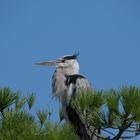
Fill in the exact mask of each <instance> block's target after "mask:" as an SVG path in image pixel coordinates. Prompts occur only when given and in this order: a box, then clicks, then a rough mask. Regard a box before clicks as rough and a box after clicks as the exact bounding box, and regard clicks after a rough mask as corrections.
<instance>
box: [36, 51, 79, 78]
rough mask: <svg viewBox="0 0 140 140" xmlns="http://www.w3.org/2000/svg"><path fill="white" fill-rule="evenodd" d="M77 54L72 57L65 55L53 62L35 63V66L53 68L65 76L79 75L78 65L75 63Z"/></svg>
mask: <svg viewBox="0 0 140 140" xmlns="http://www.w3.org/2000/svg"><path fill="white" fill-rule="evenodd" d="M77 57H78V53H77V54H73V55H65V56H63V57H60V58H59V59H57V60H54V61H44V62H39V63H36V64H37V65H47V66H55V67H56V69H57V70H58V71H60V72H63V73H64V74H65V75H72V74H78V73H79V63H78V61H77Z"/></svg>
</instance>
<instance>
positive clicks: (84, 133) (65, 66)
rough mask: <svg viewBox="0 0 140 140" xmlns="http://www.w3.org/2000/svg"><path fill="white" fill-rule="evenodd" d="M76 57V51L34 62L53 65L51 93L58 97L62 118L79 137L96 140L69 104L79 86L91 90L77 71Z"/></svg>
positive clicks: (86, 80)
mask: <svg viewBox="0 0 140 140" xmlns="http://www.w3.org/2000/svg"><path fill="white" fill-rule="evenodd" d="M77 57H78V53H76V54H72V55H64V56H62V57H60V58H58V59H57V60H52V61H43V62H38V63H36V64H37V65H47V66H55V71H54V74H53V76H52V94H53V96H54V97H56V98H59V99H60V102H61V105H62V109H63V112H64V118H65V120H66V121H67V122H70V123H71V124H72V125H73V126H74V127H75V130H76V133H77V135H78V136H79V139H80V140H98V138H97V136H95V135H93V134H90V132H89V130H87V127H86V125H85V124H84V123H83V122H82V120H81V119H80V116H79V114H78V113H77V112H76V110H75V109H74V108H73V107H72V105H71V104H70V102H71V98H72V97H73V95H74V94H76V93H78V92H79V91H80V89H81V88H82V89H84V90H85V91H88V90H92V86H91V83H90V82H89V80H88V79H87V78H86V77H85V76H83V75H81V74H80V73H79V70H80V68H79V63H78V60H77Z"/></svg>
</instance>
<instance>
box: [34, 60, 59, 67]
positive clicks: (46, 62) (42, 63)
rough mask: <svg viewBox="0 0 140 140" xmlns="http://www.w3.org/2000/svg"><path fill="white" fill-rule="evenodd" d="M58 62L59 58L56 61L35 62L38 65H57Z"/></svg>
mask: <svg viewBox="0 0 140 140" xmlns="http://www.w3.org/2000/svg"><path fill="white" fill-rule="evenodd" d="M57 63H58V61H57V60H55V61H44V62H38V63H35V64H36V65H44V66H45V65H47V66H55V65H56V64H57Z"/></svg>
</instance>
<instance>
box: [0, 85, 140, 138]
mask: <svg viewBox="0 0 140 140" xmlns="http://www.w3.org/2000/svg"><path fill="white" fill-rule="evenodd" d="M34 103H35V95H34V93H32V94H31V95H28V96H27V97H23V96H22V95H21V93H20V91H17V92H13V91H11V90H10V88H1V89H0V113H1V114H0V140H62V139H64V140H71V139H72V140H78V138H77V136H76V135H75V130H74V129H73V127H72V126H70V125H69V124H67V123H55V122H52V121H51V119H50V116H51V114H52V112H51V111H50V109H46V110H38V111H37V113H36V116H37V117H36V116H33V115H32V114H31V113H30V110H31V109H32V107H33V105H34ZM71 105H72V107H73V108H74V109H75V110H76V111H77V113H78V114H79V115H80V118H81V120H82V121H83V123H85V124H87V128H90V126H94V127H96V128H97V129H98V130H100V131H101V133H96V131H93V134H95V135H97V136H98V137H99V138H100V139H107V140H119V139H127V138H133V137H136V136H138V135H139V134H140V89H139V88H136V87H121V88H120V89H118V90H114V89H110V90H108V91H102V90H100V91H88V92H85V91H84V90H81V91H80V92H79V93H77V94H76V95H75V96H74V98H72V99H71ZM59 115H60V120H61V121H62V120H63V119H64V113H63V110H62V109H61V110H60V114H59Z"/></svg>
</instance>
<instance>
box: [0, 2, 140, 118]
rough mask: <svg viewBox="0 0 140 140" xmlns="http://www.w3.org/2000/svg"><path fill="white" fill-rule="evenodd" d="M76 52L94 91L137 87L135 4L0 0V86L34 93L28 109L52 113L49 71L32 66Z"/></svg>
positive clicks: (138, 5) (139, 59) (139, 46)
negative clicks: (32, 101) (34, 95)
mask: <svg viewBox="0 0 140 140" xmlns="http://www.w3.org/2000/svg"><path fill="white" fill-rule="evenodd" d="M77 50H79V51H80V55H79V62H80V66H81V73H82V74H84V75H85V76H86V77H87V78H88V79H89V80H90V81H91V82H92V84H93V87H94V88H95V89H108V88H118V87H120V86H121V85H135V86H138V87H139V84H140V1H139V0H88V1H83V0H77V1H76V0H69V1H68V0H63V1H62V0H40V1H38V0H30V1H29V0H14V1H12V0H1V1H0V87H4V86H10V87H11V88H12V89H13V90H18V89H20V90H21V91H22V92H23V94H25V95H26V94H27V93H29V92H32V91H33V92H36V97H37V101H36V105H35V107H34V109H33V111H36V110H37V109H39V108H40V109H42V108H46V106H47V104H49V105H50V106H51V107H53V109H54V114H55V115H54V116H53V118H54V119H56V118H58V117H57V115H58V111H57V110H58V101H55V100H52V99H51V77H52V73H53V71H54V69H53V68H47V67H38V66H35V65H34V63H35V62H38V61H42V60H50V59H55V58H58V57H60V56H62V55H65V54H73V53H74V52H76V51H77Z"/></svg>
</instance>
